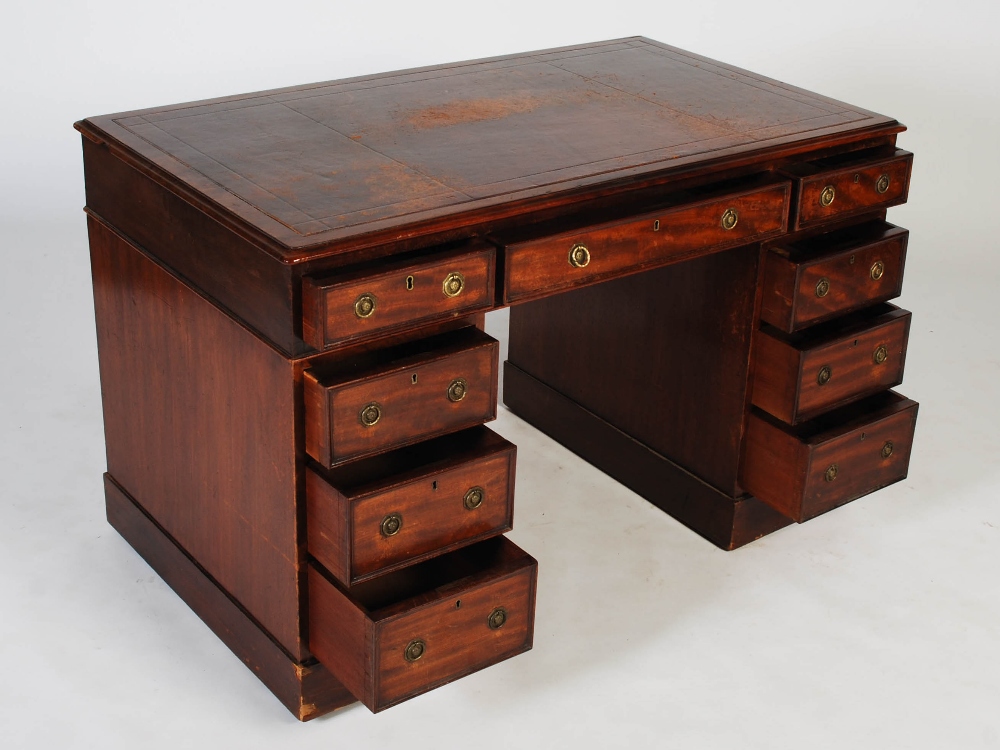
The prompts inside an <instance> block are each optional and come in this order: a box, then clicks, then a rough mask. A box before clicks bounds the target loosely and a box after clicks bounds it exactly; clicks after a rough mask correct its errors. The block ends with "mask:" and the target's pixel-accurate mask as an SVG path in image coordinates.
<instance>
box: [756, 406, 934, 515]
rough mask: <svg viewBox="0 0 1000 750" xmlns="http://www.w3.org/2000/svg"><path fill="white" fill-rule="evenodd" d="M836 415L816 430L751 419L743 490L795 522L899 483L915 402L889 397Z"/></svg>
mask: <svg viewBox="0 0 1000 750" xmlns="http://www.w3.org/2000/svg"><path fill="white" fill-rule="evenodd" d="M866 411H867V413H865V412H866ZM838 412H847V414H848V415H847V416H846V417H844V418H843V419H842V417H841V414H840V413H834V414H832V415H830V416H829V419H827V418H826V417H821V418H818V419H817V420H816V421H817V422H823V423H824V424H823V426H822V428H821V429H819V430H817V431H811V430H810V427H809V425H808V423H807V425H803V427H805V429H801V430H795V429H794V428H787V427H783V426H782V425H779V424H777V423H775V422H774V421H773V420H771V419H769V418H767V417H766V416H764V415H762V414H761V413H759V412H754V413H752V414H751V416H750V420H749V423H748V425H747V437H746V446H747V448H746V455H745V457H744V467H743V479H742V484H743V487H744V489H746V490H747V492H749V493H751V494H752V495H754V496H756V497H758V498H760V499H761V500H763V501H764V502H766V503H768V504H769V505H771V506H772V507H774V508H775V509H776V510H778V511H780V512H781V513H783V514H785V515H786V516H788V517H790V518H792V519H794V520H796V521H799V522H802V521H805V520H808V519H810V518H813V517H815V516H818V515H820V514H822V513H825V512H827V511H828V510H831V509H833V508H836V507H837V506H840V505H843V504H844V503H847V502H850V501H851V500H855V499H857V498H859V497H861V496H863V495H867V494H868V493H870V492H874V491H875V490H877V489H880V488H882V487H885V486H886V485H889V484H892V483H894V482H898V481H900V480H901V479H904V478H906V475H907V470H908V467H909V462H910V449H911V447H912V445H913V433H914V429H915V427H916V419H917V404H916V402H914V401H911V400H909V399H906V398H903V397H902V396H899V395H898V394H895V393H892V392H889V393H887V394H881V395H880V396H876V397H873V399H868V400H866V401H864V402H860V403H859V404H856V405H854V406H853V407H847V409H846V410H838ZM841 419H842V421H841V422H840V423H838V420H841Z"/></svg>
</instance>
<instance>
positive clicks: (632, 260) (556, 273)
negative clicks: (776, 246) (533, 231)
mask: <svg viewBox="0 0 1000 750" xmlns="http://www.w3.org/2000/svg"><path fill="white" fill-rule="evenodd" d="M789 195H790V191H789V185H788V184H787V183H779V184H777V185H768V186H765V187H758V188H753V189H751V190H748V191H735V192H732V193H730V194H728V195H723V196H721V197H714V198H711V199H708V200H696V201H694V202H692V203H690V204H684V203H682V204H681V205H679V206H674V207H672V208H664V209H662V210H658V211H651V212H648V213H645V214H643V215H641V216H632V217H629V218H627V219H622V220H619V221H614V222H609V223H605V224H597V225H587V226H583V227H578V228H575V229H571V230H569V231H561V232H558V233H555V234H548V233H546V234H542V235H541V236H538V237H534V238H531V239H523V238H518V239H517V240H514V241H511V240H510V239H509V238H507V239H505V238H504V236H497V238H496V239H497V241H498V242H499V243H500V244H501V245H503V246H504V269H505V271H504V272H505V281H504V301H505V302H507V303H509V304H511V303H515V302H524V301H527V300H530V299H536V298H538V297H542V296H545V295H548V294H552V293H553V292H556V291H560V290H563V289H569V288H575V287H580V286H585V285H588V284H595V283H597V282H599V281H604V280H607V279H609V278H612V277H619V276H622V275H624V274H627V273H635V272H637V271H641V270H644V269H648V268H653V267H656V266H661V265H665V264H667V263H671V262H676V261H678V260H681V259H684V258H690V257H693V256H695V255H701V254H704V253H706V252H712V251H718V250H722V249H725V248H728V247H733V246H734V245H743V244H747V243H749V242H752V241H754V240H758V239H766V238H768V237H772V236H774V235H776V234H779V233H781V232H784V231H785V228H786V225H787V216H788V201H789ZM727 211H734V212H736V219H735V221H736V223H735V226H732V227H731V228H726V227H724V226H723V216H724V214H726V212H727ZM542 231H546V230H544V229H543V230H542ZM521 234H523V231H522V232H521ZM581 245H582V246H584V247H585V248H587V252H588V256H587V263H586V265H585V266H584V267H575V266H574V265H573V264H572V263H571V262H570V259H569V256H570V252H571V250H572V249H573V248H574V247H578V246H581Z"/></svg>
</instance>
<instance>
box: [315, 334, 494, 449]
mask: <svg viewBox="0 0 1000 750" xmlns="http://www.w3.org/2000/svg"><path fill="white" fill-rule="evenodd" d="M498 356H499V345H498V344H497V342H496V341H495V340H494V339H492V338H490V337H489V336H487V335H486V334H485V333H483V332H482V331H480V330H479V329H477V328H473V327H466V328H463V329H461V330H458V331H452V332H449V333H447V334H443V335H440V336H434V337H431V338H427V339H422V340H420V341H418V342H414V343H412V344H407V345H405V346H402V347H396V348H394V349H389V350H381V351H378V352H374V353H371V354H370V355H366V356H364V357H362V358H359V359H357V360H350V361H345V362H339V363H337V364H336V365H335V366H327V367H324V366H323V365H316V366H315V367H313V368H312V369H310V370H307V371H306V372H305V374H304V376H303V379H302V381H303V395H304V401H305V422H306V425H305V428H306V435H305V438H306V451H307V452H308V453H309V455H310V456H312V457H313V458H315V459H316V460H317V461H319V462H320V463H321V464H323V465H324V466H327V467H331V466H334V465H336V464H338V463H341V462H343V461H347V460H349V459H354V458H360V457H362V456H369V455H372V454H374V453H381V452H382V451H386V450H390V449H393V448H397V447H400V446H403V445H408V444H410V443H415V442H417V441H419V440H425V439H427V438H430V437H436V436H438V435H443V434H446V433H449V432H455V431H457V430H461V429H464V428H467V427H472V426H474V425H477V424H481V423H482V422H487V421H489V420H491V419H494V418H496V398H497V360H498Z"/></svg>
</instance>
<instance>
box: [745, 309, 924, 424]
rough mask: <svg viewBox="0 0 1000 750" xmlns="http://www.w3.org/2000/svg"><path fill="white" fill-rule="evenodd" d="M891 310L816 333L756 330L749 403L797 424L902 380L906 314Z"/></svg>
mask: <svg viewBox="0 0 1000 750" xmlns="http://www.w3.org/2000/svg"><path fill="white" fill-rule="evenodd" d="M884 307H888V308H891V309H890V311H889V312H884V313H881V314H878V315H874V316H871V317H868V316H865V320H864V322H862V323H861V324H851V325H845V326H843V327H840V326H836V327H832V328H833V330H832V331H830V330H829V329H830V328H831V326H829V325H827V326H823V327H822V328H821V329H820V331H819V334H820V335H818V336H805V337H801V336H790V337H786V336H783V335H781V334H780V333H778V332H777V331H774V330H773V329H771V331H770V332H769V331H767V330H761V331H759V332H758V337H759V338H758V341H757V346H756V348H755V355H754V357H755V371H754V389H753V403H754V405H755V406H758V407H760V408H761V409H764V410H765V411H767V412H769V413H770V414H773V415H774V416H776V417H778V418H779V419H781V420H783V421H785V422H788V423H790V424H795V423H796V422H799V421H801V420H804V419H809V418H810V417H812V416H815V415H816V414H819V413H820V412H823V411H826V410H828V409H831V408H834V407H836V406H840V405H842V404H845V403H848V402H850V401H854V400H857V399H859V398H862V397H863V396H867V395H870V394H872V393H877V392H878V391H884V390H887V389H888V388H891V387H893V386H895V385H898V384H899V383H901V382H902V380H903V367H904V363H905V359H906V344H907V339H908V338H909V331H910V319H911V316H910V313H909V312H907V311H906V310H900V309H898V308H892V307H891V306H889V305H886V306H884Z"/></svg>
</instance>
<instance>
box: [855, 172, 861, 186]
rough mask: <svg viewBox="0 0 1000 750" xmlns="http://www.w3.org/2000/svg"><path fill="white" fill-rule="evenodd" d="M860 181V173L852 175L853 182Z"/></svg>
mask: <svg viewBox="0 0 1000 750" xmlns="http://www.w3.org/2000/svg"><path fill="white" fill-rule="evenodd" d="M860 181H861V175H860V174H856V175H854V184H855V185H857V184H858V182H860Z"/></svg>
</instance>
